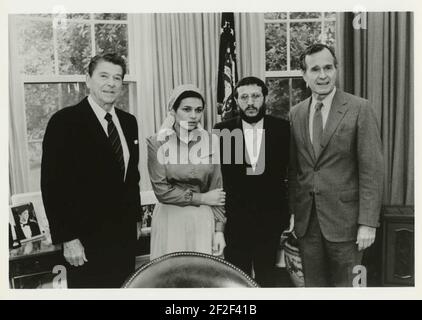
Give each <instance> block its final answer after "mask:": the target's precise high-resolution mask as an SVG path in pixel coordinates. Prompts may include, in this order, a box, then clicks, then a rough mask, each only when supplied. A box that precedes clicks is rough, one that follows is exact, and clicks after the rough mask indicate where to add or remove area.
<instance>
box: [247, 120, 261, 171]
mask: <svg viewBox="0 0 422 320" xmlns="http://www.w3.org/2000/svg"><path fill="white" fill-rule="evenodd" d="M242 126H243V135H244V137H245V145H246V150H247V152H248V155H249V159H250V161H251V165H252V170H253V171H255V168H256V163H257V162H258V158H259V153H260V152H259V151H260V150H261V142H262V134H263V132H264V129H263V128H264V119H261V120H259V121H258V122H257V123H255V124H254V125H252V124H250V123H247V122H246V121H243V120H242Z"/></svg>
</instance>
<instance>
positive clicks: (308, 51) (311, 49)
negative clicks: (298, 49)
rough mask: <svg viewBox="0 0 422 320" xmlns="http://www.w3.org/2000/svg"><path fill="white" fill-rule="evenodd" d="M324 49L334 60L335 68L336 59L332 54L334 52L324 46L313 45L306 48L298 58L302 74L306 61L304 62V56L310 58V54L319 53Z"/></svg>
mask: <svg viewBox="0 0 422 320" xmlns="http://www.w3.org/2000/svg"><path fill="white" fill-rule="evenodd" d="M324 49H327V50H328V51H330V53H331V55H332V56H333V58H334V66H335V67H336V68H337V57H336V54H335V53H334V50H333V49H332V48H331V47H329V46H327V45H325V44H322V43H315V44H312V45H310V46H309V47H307V48H306V49H305V51H303V52H302V53H301V55H300V57H299V61H300V68H301V69H302V71H303V72H305V71H306V61H305V58H306V56H310V55H311V54H314V53H317V52H320V51H322V50H324Z"/></svg>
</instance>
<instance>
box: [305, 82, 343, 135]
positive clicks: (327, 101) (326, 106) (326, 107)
mask: <svg viewBox="0 0 422 320" xmlns="http://www.w3.org/2000/svg"><path fill="white" fill-rule="evenodd" d="M335 94H336V87H334V89H333V91H331V92H330V94H329V95H328V96H326V97H325V98H324V99H323V100H321V101H318V100H317V99H316V98H315V97H314V96H312V102H311V108H310V109H309V134H310V136H311V142H313V137H312V132H313V131H312V130H313V128H314V114H315V106H316V104H317V103H318V102H322V104H323V107H322V108H321V115H322V129H325V124H326V123H327V119H328V114H329V113H330V110H331V104H332V103H333V99H334V95H335Z"/></svg>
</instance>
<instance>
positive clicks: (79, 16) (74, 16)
mask: <svg viewBox="0 0 422 320" xmlns="http://www.w3.org/2000/svg"><path fill="white" fill-rule="evenodd" d="M66 18H67V19H85V20H89V13H68V14H66Z"/></svg>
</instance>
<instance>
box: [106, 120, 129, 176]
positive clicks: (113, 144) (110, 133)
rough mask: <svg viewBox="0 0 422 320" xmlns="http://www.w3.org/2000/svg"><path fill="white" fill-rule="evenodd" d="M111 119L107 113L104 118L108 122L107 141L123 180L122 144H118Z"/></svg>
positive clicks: (118, 139)
mask: <svg viewBox="0 0 422 320" xmlns="http://www.w3.org/2000/svg"><path fill="white" fill-rule="evenodd" d="M112 117H113V116H112V115H111V114H110V113H107V114H106V115H105V117H104V118H105V119H106V120H107V122H108V125H107V132H108V140H110V143H111V147H112V149H113V151H114V154H115V155H116V159H117V162H118V164H119V167H120V170H121V174H122V178H124V174H125V160H124V158H123V149H122V144H121V142H120V138H119V133H118V132H117V129H116V126H115V125H114V123H113V120H112Z"/></svg>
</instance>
